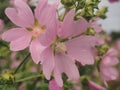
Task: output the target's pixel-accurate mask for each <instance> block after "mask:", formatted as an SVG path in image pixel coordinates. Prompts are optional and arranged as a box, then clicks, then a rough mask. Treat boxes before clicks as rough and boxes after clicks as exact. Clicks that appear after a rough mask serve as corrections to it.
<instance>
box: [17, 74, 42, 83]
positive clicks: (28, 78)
mask: <svg viewBox="0 0 120 90" xmlns="http://www.w3.org/2000/svg"><path fill="white" fill-rule="evenodd" d="M38 77H43V75H35V76H30V77H27V78H23V79H20V80H17V81H16V83H19V82H23V81H27V80H30V79H33V78H38Z"/></svg>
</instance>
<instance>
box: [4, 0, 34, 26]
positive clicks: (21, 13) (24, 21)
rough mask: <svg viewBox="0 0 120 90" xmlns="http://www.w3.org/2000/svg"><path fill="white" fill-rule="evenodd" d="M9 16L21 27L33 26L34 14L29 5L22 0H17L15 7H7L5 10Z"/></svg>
mask: <svg viewBox="0 0 120 90" xmlns="http://www.w3.org/2000/svg"><path fill="white" fill-rule="evenodd" d="M5 13H6V15H7V16H8V18H9V19H10V20H11V21H12V22H13V23H14V24H16V25H18V26H21V27H31V26H33V24H34V16H33V13H32V11H31V9H30V8H29V6H28V5H27V3H25V2H24V1H22V0H16V1H15V8H7V9H6V10H5Z"/></svg>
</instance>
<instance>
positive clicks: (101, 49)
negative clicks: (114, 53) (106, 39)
mask: <svg viewBox="0 0 120 90" xmlns="http://www.w3.org/2000/svg"><path fill="white" fill-rule="evenodd" d="M97 50H98V55H99V56H103V55H104V54H105V53H106V52H107V51H108V50H109V45H107V44H104V45H101V46H97Z"/></svg>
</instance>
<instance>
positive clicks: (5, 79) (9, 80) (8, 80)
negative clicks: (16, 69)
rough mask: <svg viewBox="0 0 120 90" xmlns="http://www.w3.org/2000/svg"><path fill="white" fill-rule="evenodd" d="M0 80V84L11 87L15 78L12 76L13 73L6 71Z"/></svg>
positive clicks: (0, 76)
mask: <svg viewBox="0 0 120 90" xmlns="http://www.w3.org/2000/svg"><path fill="white" fill-rule="evenodd" d="M0 78H1V83H2V84H7V85H12V84H14V81H15V76H14V74H13V72H11V71H8V70H6V71H4V72H3V73H2V74H1V75H0Z"/></svg>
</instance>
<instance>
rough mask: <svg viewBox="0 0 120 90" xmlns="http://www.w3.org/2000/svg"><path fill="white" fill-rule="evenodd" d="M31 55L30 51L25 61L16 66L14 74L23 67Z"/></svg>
mask: <svg viewBox="0 0 120 90" xmlns="http://www.w3.org/2000/svg"><path fill="white" fill-rule="evenodd" d="M29 56H30V53H29V54H28V55H27V56H26V57H25V58H24V59H23V61H22V62H21V63H20V64H19V66H18V67H17V68H16V70H15V72H14V74H16V73H17V72H18V70H19V69H20V68H21V66H22V65H23V64H24V63H25V62H26V60H27V59H28V57H29Z"/></svg>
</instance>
